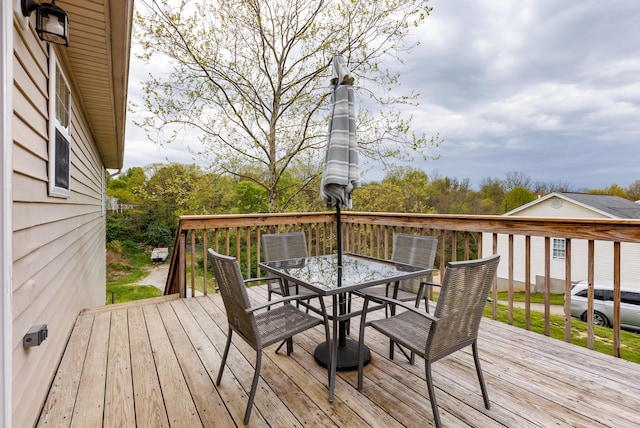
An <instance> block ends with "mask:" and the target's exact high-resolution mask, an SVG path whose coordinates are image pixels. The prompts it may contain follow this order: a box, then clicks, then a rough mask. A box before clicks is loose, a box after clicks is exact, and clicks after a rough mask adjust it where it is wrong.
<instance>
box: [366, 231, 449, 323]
mask: <svg viewBox="0 0 640 428" xmlns="http://www.w3.org/2000/svg"><path fill="white" fill-rule="evenodd" d="M437 248H438V238H436V237H435V236H418V235H409V234H406V233H396V234H395V235H394V237H393V252H392V254H391V261H392V262H395V263H400V264H405V265H411V266H418V267H424V268H431V267H433V263H434V261H435V259H436V250H437ZM432 280H433V275H432V274H429V275H428V276H426V277H425V278H424V279H423V280H421V281H420V284H419V287H418V292H417V293H413V292H412V291H405V290H402V289H401V288H399V287H398V289H397V290H396V289H395V287H394V286H393V284H386V285H377V286H374V287H367V288H365V289H363V290H361V291H360V292H359V294H361V295H367V296H369V297H371V298H372V299H375V298H376V297H379V296H384V297H393V298H395V300H399V301H401V302H412V301H414V302H415V306H416V308H417V307H419V306H420V300H421V299H422V298H423V297H424V303H425V306H426V310H427V312H429V294H430V293H429V292H430V290H431V286H432V285H434V284H433V283H432ZM387 307H388V306H385V309H386V308H387Z"/></svg>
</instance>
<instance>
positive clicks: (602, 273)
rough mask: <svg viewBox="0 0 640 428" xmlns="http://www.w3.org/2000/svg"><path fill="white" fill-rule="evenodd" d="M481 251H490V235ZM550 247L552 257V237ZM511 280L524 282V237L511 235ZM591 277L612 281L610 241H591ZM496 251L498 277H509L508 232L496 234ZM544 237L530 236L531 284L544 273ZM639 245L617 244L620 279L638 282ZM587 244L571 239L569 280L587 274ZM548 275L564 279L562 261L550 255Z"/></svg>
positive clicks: (577, 278) (485, 238)
mask: <svg viewBox="0 0 640 428" xmlns="http://www.w3.org/2000/svg"><path fill="white" fill-rule="evenodd" d="M482 242H483V254H493V242H492V238H491V235H490V234H484V236H483V241H482ZM549 244H550V248H551V251H552V253H551V255H552V256H553V238H551V242H550V243H549ZM513 248H514V251H513V280H514V281H515V282H516V283H522V284H524V283H525V276H524V274H525V238H524V236H514V237H513ZM594 249H595V251H594V277H595V279H596V280H598V281H613V243H612V242H603V241H595V245H594ZM497 252H498V254H500V255H501V258H500V264H499V265H498V278H503V279H508V278H509V240H508V235H504V234H499V235H498V251H497ZM544 258H545V248H544V237H538V236H532V237H531V277H530V283H531V284H535V282H536V276H537V275H538V276H544V274H545V263H544ZM638 260H640V244H634V243H628V242H623V243H621V244H620V266H621V268H620V276H621V280H622V281H632V282H640V263H638ZM587 267H588V244H587V241H586V240H583V239H575V240H572V241H571V281H580V280H586V279H587V275H588V268H587ZM550 275H551V278H554V279H560V280H564V279H565V278H566V275H565V260H564V259H554V258H553V257H551V258H550Z"/></svg>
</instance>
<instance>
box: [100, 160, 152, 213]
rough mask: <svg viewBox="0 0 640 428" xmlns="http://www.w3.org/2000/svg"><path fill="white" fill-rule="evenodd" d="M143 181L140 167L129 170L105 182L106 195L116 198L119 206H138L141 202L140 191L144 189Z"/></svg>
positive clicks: (143, 177) (144, 178)
mask: <svg viewBox="0 0 640 428" xmlns="http://www.w3.org/2000/svg"><path fill="white" fill-rule="evenodd" d="M145 181H146V177H145V175H144V170H143V169H142V168H141V167H134V168H129V169H128V170H127V171H125V172H124V173H123V174H120V175H119V176H118V177H117V178H113V179H111V180H109V181H108V182H107V195H108V196H111V197H114V198H116V199H117V200H118V202H119V203H121V204H130V205H139V204H141V203H142V202H143V201H142V198H141V196H140V189H142V188H143V187H144V183H145Z"/></svg>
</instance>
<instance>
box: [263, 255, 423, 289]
mask: <svg viewBox="0 0 640 428" xmlns="http://www.w3.org/2000/svg"><path fill="white" fill-rule="evenodd" d="M261 265H262V266H263V267H264V268H265V269H266V270H268V271H270V272H272V273H275V274H277V275H280V276H282V277H284V278H286V279H288V280H290V281H294V282H296V283H298V284H300V285H304V286H305V287H307V288H310V289H312V290H314V291H316V292H318V293H319V294H321V295H331V294H337V293H343V292H348V291H353V290H357V289H360V288H365V287H369V286H372V285H377V284H385V283H388V282H393V281H399V280H402V279H406V278H413V277H417V276H422V275H426V274H428V273H429V272H431V271H432V270H433V269H426V268H420V267H415V266H409V265H403V264H397V263H393V262H389V261H383V260H377V259H370V258H364V257H358V256H354V255H343V256H342V268H339V267H338V256H337V255H336V254H332V255H326V256H315V257H305V258H298V259H291V260H280V261H272V262H264V263H261Z"/></svg>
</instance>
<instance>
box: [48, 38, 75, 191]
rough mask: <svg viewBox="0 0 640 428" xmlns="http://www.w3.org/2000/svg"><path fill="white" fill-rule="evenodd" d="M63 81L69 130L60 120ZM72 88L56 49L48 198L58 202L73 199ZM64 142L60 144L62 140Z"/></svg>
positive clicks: (51, 72)
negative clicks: (59, 104) (61, 150)
mask: <svg viewBox="0 0 640 428" xmlns="http://www.w3.org/2000/svg"><path fill="white" fill-rule="evenodd" d="M60 79H61V80H62V84H63V85H64V86H63V90H65V91H66V93H67V97H68V99H67V100H66V102H67V111H66V113H65V116H66V122H67V123H66V126H65V124H64V123H61V121H60V120H58V117H59V115H58V103H57V101H58V83H59V80H60ZM71 104H72V97H71V87H70V85H69V81H68V79H67V76H66V75H65V73H64V70H63V69H62V67H61V66H60V64H59V61H58V58H57V57H56V54H55V49H52V48H51V47H50V48H49V124H48V127H49V129H48V131H49V142H48V154H49V162H48V176H49V196H53V197H57V198H69V196H71V113H72V111H73V109H72V105H71ZM59 137H60V138H61V140H60V139H59ZM64 143H66V150H65V151H66V153H64V154H63V156H64V157H63V158H62V162H60V156H59V155H60V147H59V144H61V145H64Z"/></svg>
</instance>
